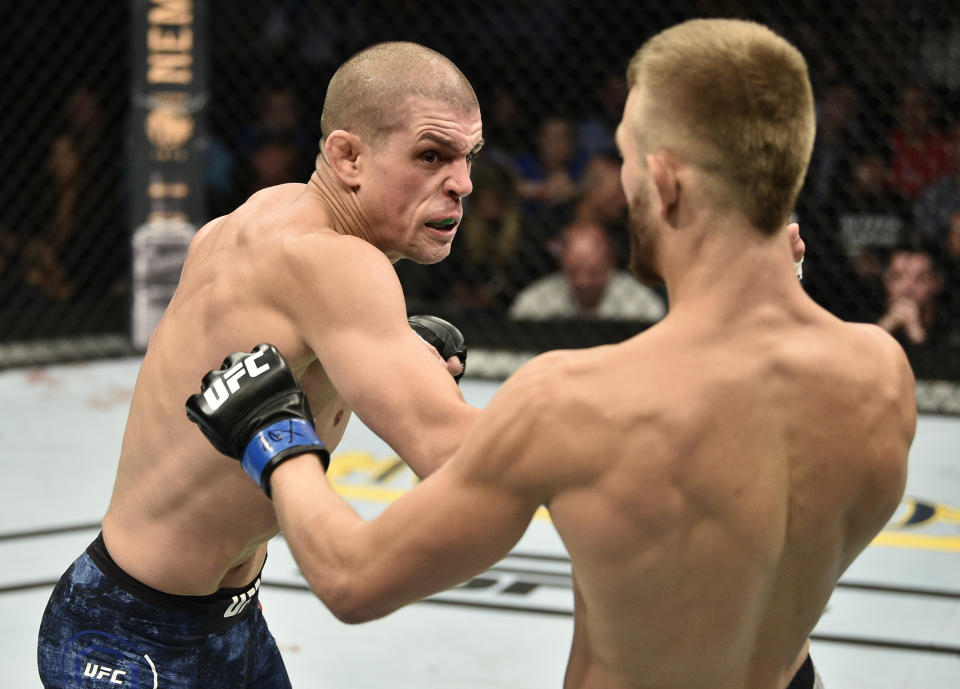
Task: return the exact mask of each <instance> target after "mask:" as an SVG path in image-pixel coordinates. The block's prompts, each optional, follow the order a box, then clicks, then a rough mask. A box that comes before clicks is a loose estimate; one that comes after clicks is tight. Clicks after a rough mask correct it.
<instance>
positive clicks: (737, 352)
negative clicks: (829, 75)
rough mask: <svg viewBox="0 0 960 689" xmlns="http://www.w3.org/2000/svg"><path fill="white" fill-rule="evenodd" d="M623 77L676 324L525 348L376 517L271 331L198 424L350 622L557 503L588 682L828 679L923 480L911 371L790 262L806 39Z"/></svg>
mask: <svg viewBox="0 0 960 689" xmlns="http://www.w3.org/2000/svg"><path fill="white" fill-rule="evenodd" d="M628 82H629V86H630V92H629V97H628V99H627V103H626V107H625V110H624V113H623V118H622V120H621V122H620V125H619V127H618V130H617V137H616V138H617V143H618V145H619V147H620V150H621V153H622V155H623V167H622V173H621V179H622V182H623V187H624V190H625V192H626V195H627V199H628V201H629V202H630V215H631V227H630V240H631V244H632V247H631V252H632V257H631V266H632V269H633V272H634V273H635V274H636V275H637V276H638V277H641V278H646V279H648V280H660V279H662V280H663V281H665V283H666V286H667V289H668V293H669V296H670V310H669V313H668V314H667V315H666V317H665V318H663V319H662V320H661V321H659V322H658V323H657V324H656V325H654V326H653V327H651V328H650V329H648V330H646V331H644V332H643V333H641V334H639V335H637V336H635V337H633V338H631V339H629V340H626V341H624V342H622V343H619V344H616V345H612V346H603V347H597V348H593V349H587V350H577V351H558V352H552V353H547V354H545V355H542V356H540V357H537V358H536V359H534V360H533V361H531V362H529V363H528V364H527V365H525V366H524V367H522V368H521V369H520V370H519V371H518V372H517V373H516V374H514V375H513V376H512V377H511V378H510V379H509V380H507V382H506V383H504V385H503V387H502V389H501V390H500V391H499V392H498V394H497V395H496V396H495V397H494V399H493V400H492V401H491V402H490V404H489V405H488V407H487V408H486V409H485V410H484V411H483V413H482V414H481V416H480V418H479V419H478V420H477V422H476V423H475V424H474V425H473V426H472V427H471V429H470V430H469V431H468V433H467V436H466V438H465V439H464V440H463V443H462V444H461V445H460V447H459V449H458V450H457V451H456V452H455V453H454V455H453V457H452V458H451V459H450V461H449V462H447V463H446V464H444V465H443V466H442V467H441V468H440V469H439V470H438V471H436V472H435V473H434V474H432V475H431V476H430V477H429V478H427V479H426V480H425V481H423V482H422V483H420V484H419V485H418V486H417V487H416V488H414V489H413V490H412V491H410V492H409V493H408V494H406V495H404V496H403V497H402V498H400V499H399V500H397V501H396V502H394V503H393V504H391V505H390V506H389V507H388V508H387V509H386V510H385V511H384V512H383V513H382V514H381V515H380V516H379V517H377V518H376V519H374V520H372V521H370V522H365V521H364V520H363V519H361V518H360V517H359V516H358V515H357V513H356V512H354V511H353V509H351V507H350V506H349V505H348V504H347V503H346V502H345V501H343V500H342V499H341V498H340V497H339V495H337V493H335V492H334V491H333V490H332V488H331V487H330V485H329V483H328V482H327V481H326V479H325V476H324V465H323V464H322V462H320V461H317V460H318V455H319V457H320V458H321V459H323V458H324V455H323V452H322V450H321V451H319V452H317V451H316V450H314V449H313V448H312V447H311V445H310V443H309V442H307V441H305V440H304V439H302V438H297V437H294V433H293V432H292V431H291V429H294V428H295V427H296V424H298V423H308V422H309V412H306V411H305V410H304V409H303V404H302V402H301V401H300V399H301V393H300V391H299V386H298V384H297V382H296V380H295V378H294V377H293V376H292V375H290V374H289V372H288V370H287V369H286V367H285V366H284V364H283V360H282V358H281V357H280V356H279V355H277V353H276V351H275V350H273V348H271V347H270V346H262V347H258V348H257V349H256V350H255V351H254V353H253V354H249V355H246V356H244V355H242V354H237V355H235V357H234V358H233V359H231V361H235V362H244V361H251V360H253V361H255V362H261V365H262V366H264V367H266V368H265V370H264V372H263V374H262V375H261V376H260V377H257V378H250V379H245V380H243V381H241V383H240V386H239V389H238V392H237V394H235V395H232V396H231V397H229V398H227V400H226V402H224V403H223V404H222V405H221V406H218V407H216V408H214V407H213V406H212V405H211V404H210V400H209V397H211V396H210V395H209V394H208V391H209V390H210V388H211V386H212V385H216V383H217V381H220V380H222V378H223V377H224V375H229V374H225V372H224V371H212V372H211V373H210V374H208V377H207V378H206V379H205V381H204V385H203V387H204V389H205V391H204V392H203V394H202V395H195V396H193V397H192V398H191V399H190V401H189V402H188V406H187V409H188V414H189V415H190V416H191V418H193V419H194V420H195V421H197V423H198V424H199V425H200V427H201V428H202V429H203V431H204V432H205V433H206V434H207V435H208V437H210V439H211V440H212V441H213V442H214V443H215V444H217V445H218V446H219V447H221V448H223V450H224V452H225V453H226V454H231V455H232V456H234V457H235V458H237V459H241V458H242V459H243V464H244V466H246V467H248V470H249V471H250V473H251V474H252V475H253V476H254V477H255V478H256V479H257V481H258V483H260V485H261V486H262V487H263V488H265V489H266V490H268V491H270V493H271V495H272V497H273V501H274V505H275V507H276V510H277V515H278V517H279V521H280V525H281V527H282V528H283V531H284V534H285V537H286V539H287V542H288V543H289V544H290V547H291V549H292V550H293V553H294V556H295V557H296V559H297V562H298V563H299V565H300V567H301V569H302V571H303V573H304V575H305V577H306V579H307V581H308V582H309V584H310V586H311V588H312V589H313V591H314V592H315V593H316V594H317V595H318V596H319V597H320V598H321V599H322V600H323V601H324V602H325V603H326V604H327V606H328V607H329V608H330V609H331V610H332V611H333V613H334V614H336V615H337V616H338V617H340V618H341V619H343V620H345V621H348V622H361V621H364V620H368V619H372V618H375V617H379V616H382V615H385V614H387V613H389V612H391V611H393V610H395V609H397V608H398V607H400V606H402V605H404V604H406V603H410V602H412V601H416V600H418V599H420V598H423V597H425V596H427V595H430V594H432V593H435V592H437V591H440V590H442V589H445V588H448V587H451V586H454V585H456V584H458V583H460V582H462V581H464V580H466V579H468V578H469V577H471V576H473V575H475V574H476V573H478V572H481V571H483V570H484V569H486V568H488V567H490V566H491V565H492V564H494V563H495V562H496V561H497V560H498V559H500V558H501V557H503V556H504V555H505V554H506V553H507V552H508V551H509V549H510V548H511V547H512V546H513V545H514V544H515V543H516V542H517V540H518V539H519V538H520V536H521V535H522V534H523V533H524V531H525V529H526V527H527V525H528V523H529V521H530V519H531V518H532V516H533V514H534V512H535V511H536V510H537V508H538V507H539V506H540V505H546V506H547V507H548V508H549V510H550V514H551V516H552V519H553V522H554V525H555V526H556V528H557V531H558V532H559V534H560V536H561V538H562V539H563V542H564V544H565V546H566V548H567V550H568V551H569V554H570V559H571V562H572V565H573V578H574V602H575V604H574V607H575V612H574V631H573V645H572V649H571V653H570V658H569V664H568V667H567V674H566V681H565V686H566V687H567V689H787V688H789V689H812V688H813V687H818V686H821V683H820V680H819V678H818V677H817V674H816V672H815V671H814V669H813V665H812V661H811V659H810V656H809V652H808V638H809V635H810V632H811V631H812V630H813V628H814V626H815V625H816V623H817V621H818V619H819V618H820V615H821V613H822V612H823V610H824V607H825V606H826V604H827V601H828V599H829V598H830V594H831V592H832V591H833V588H834V586H835V584H836V583H837V580H838V579H839V577H840V575H841V574H842V573H843V572H844V570H845V569H846V568H847V567H848V566H849V565H850V564H851V562H852V561H853V560H854V558H855V557H856V556H857V555H858V554H859V553H860V552H861V551H862V550H863V549H864V548H865V547H866V546H867V544H868V543H870V541H871V539H872V538H873V537H874V536H875V535H876V534H877V532H878V531H880V529H881V528H882V527H883V526H884V524H885V523H886V521H887V519H888V518H889V517H890V515H891V514H892V513H893V510H894V509H895V507H896V506H897V504H898V502H899V500H900V497H901V495H902V492H903V488H904V482H905V478H906V464H907V452H908V449H909V447H910V444H911V442H912V438H913V434H914V431H915V426H916V406H915V402H914V388H913V375H912V372H911V370H910V367H909V365H908V363H907V359H906V357H905V356H904V353H903V350H902V349H901V348H900V346H899V345H898V344H897V343H896V341H895V340H894V339H893V338H891V337H890V336H889V335H888V334H887V333H886V332H884V331H883V330H882V329H880V328H878V327H877V326H874V325H866V324H850V323H844V322H842V321H840V320H838V319H837V318H835V317H834V316H832V315H831V314H829V313H827V312H826V311H824V310H823V309H822V308H820V307H819V306H817V305H816V304H815V303H814V302H813V301H812V300H811V299H810V298H809V297H808V296H807V295H806V294H805V293H804V291H803V289H802V287H801V286H800V285H799V284H798V282H797V280H796V279H795V278H794V277H793V276H792V274H791V270H790V267H791V258H792V257H791V254H790V248H789V242H788V241H787V236H786V234H787V231H786V230H785V229H784V225H785V223H786V219H787V217H788V215H789V214H790V210H791V208H792V207H793V204H794V201H795V199H796V196H797V193H798V191H799V189H800V186H801V184H802V182H803V179H804V174H805V172H806V168H807V164H808V162H809V158H810V151H811V148H812V146H813V139H814V108H813V94H812V91H811V87H810V81H809V78H808V74H807V67H806V63H805V61H804V59H803V57H802V56H801V55H800V53H799V52H798V51H797V50H796V49H795V48H794V47H793V46H791V45H790V44H789V43H787V42H786V41H785V40H783V39H782V38H781V37H779V36H777V35H776V34H774V33H773V32H772V31H770V30H769V29H766V28H765V27H762V26H760V25H757V24H753V23H750V22H742V21H733V20H713V21H706V20H694V21H690V22H686V23H684V24H680V25H678V26H675V27H673V28H670V29H667V30H666V31H664V32H662V33H660V34H658V35H656V36H654V37H653V38H652V39H650V40H649V41H648V42H647V43H645V44H644V45H643V47H642V48H641V49H640V50H639V51H638V52H637V54H636V55H635V56H634V58H633V60H632V61H631V62H630V66H629V69H628ZM251 344H252V343H251ZM224 353H225V352H224ZM197 382H199V376H198V378H197ZM388 392H389V391H388ZM401 452H402V451H401ZM224 461H226V460H224ZM265 471H266V472H270V473H269V477H268V479H267V481H266V483H264V481H263V480H262V477H263V474H264V472H265ZM251 485H255V484H251ZM198 490H203V488H198ZM411 671H415V670H413V669H411ZM531 685H536V681H535V680H534V681H532V682H531Z"/></svg>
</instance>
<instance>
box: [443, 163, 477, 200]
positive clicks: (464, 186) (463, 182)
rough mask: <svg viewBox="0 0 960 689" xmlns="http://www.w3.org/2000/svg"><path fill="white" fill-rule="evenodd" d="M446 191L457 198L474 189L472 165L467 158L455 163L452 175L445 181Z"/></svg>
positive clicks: (451, 171)
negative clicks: (471, 177) (471, 176)
mask: <svg viewBox="0 0 960 689" xmlns="http://www.w3.org/2000/svg"><path fill="white" fill-rule="evenodd" d="M444 191H446V193H448V194H450V196H452V197H453V198H455V199H462V198H463V197H464V196H468V195H469V194H470V192H472V191H473V181H472V180H471V179H470V165H469V163H467V161H466V160H458V161H456V162H455V163H454V164H453V167H452V169H451V170H450V175H449V176H448V177H447V179H446V181H445V182H444Z"/></svg>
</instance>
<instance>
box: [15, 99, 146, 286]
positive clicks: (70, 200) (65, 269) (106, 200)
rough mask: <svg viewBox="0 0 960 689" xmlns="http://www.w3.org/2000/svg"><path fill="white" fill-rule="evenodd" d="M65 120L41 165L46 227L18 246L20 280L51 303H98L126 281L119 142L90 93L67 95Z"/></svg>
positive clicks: (126, 250) (124, 229)
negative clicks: (46, 199)
mask: <svg viewBox="0 0 960 689" xmlns="http://www.w3.org/2000/svg"><path fill="white" fill-rule="evenodd" d="M63 118H64V119H63V124H62V125H61V126H60V128H59V129H58V131H57V134H56V135H55V136H54V138H53V140H52V141H51V144H50V148H49V153H48V155H47V160H46V172H47V175H48V179H49V181H50V184H49V186H48V187H47V189H48V192H49V194H50V197H49V204H48V205H47V206H46V212H47V213H48V218H47V222H48V225H47V226H46V227H45V228H44V229H43V230H41V231H40V232H37V233H35V234H33V235H32V236H30V237H27V238H26V240H25V242H24V246H23V255H22V260H23V262H24V278H25V281H26V282H27V284H28V285H30V286H31V287H33V288H35V289H36V290H37V292H38V293H41V294H43V295H44V296H45V297H46V298H47V299H49V300H51V301H53V302H67V301H69V300H71V299H74V300H76V299H89V300H99V299H103V298H104V296H105V293H106V292H107V291H108V290H111V289H112V288H114V287H116V286H117V285H118V284H120V283H122V282H123V281H124V280H125V278H126V270H125V267H126V256H127V253H128V243H127V237H126V235H125V231H126V223H125V218H124V217H123V200H124V187H123V184H122V178H121V174H120V168H119V166H120V163H119V161H120V152H121V147H120V138H119V137H118V136H117V133H116V131H114V130H115V128H110V127H108V126H106V114H105V113H104V109H103V104H102V102H101V99H100V96H99V94H98V93H97V92H96V91H95V90H94V89H92V88H90V87H87V86H83V85H81V86H78V87H77V88H76V89H74V90H73V92H72V93H70V95H69V96H68V98H67V100H66V104H65V108H64V112H63ZM91 252H96V256H97V263H96V269H91V264H90V261H89V257H90V255H91ZM117 289H119V287H117ZM113 291H115V290H113Z"/></svg>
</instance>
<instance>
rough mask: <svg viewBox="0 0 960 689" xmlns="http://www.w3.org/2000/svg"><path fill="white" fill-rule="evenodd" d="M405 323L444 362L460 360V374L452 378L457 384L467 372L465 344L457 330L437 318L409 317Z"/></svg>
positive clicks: (450, 324)
mask: <svg viewBox="0 0 960 689" xmlns="http://www.w3.org/2000/svg"><path fill="white" fill-rule="evenodd" d="M407 322H408V323H409V324H410V327H411V328H413V331H414V332H415V333H416V334H417V335H419V336H420V338H421V339H422V340H423V341H424V342H426V343H427V344H429V345H433V346H434V347H436V349H437V351H438V352H440V356H442V357H443V360H444V361H446V360H447V359H449V358H450V357H452V356H455V357H457V358H458V359H460V373H459V374H458V375H455V376H454V377H453V379H454V380H455V381H457V382H458V383H459V382H460V379H461V378H463V373H464V371H466V370H467V344H466V341H465V340H464V339H463V333H462V332H460V330H459V328H457V326H455V325H454V324H453V323H449V322H447V321H445V320H443V319H442V318H438V317H437V316H410V317H409V318H408V319H407Z"/></svg>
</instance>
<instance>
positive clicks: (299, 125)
mask: <svg viewBox="0 0 960 689" xmlns="http://www.w3.org/2000/svg"><path fill="white" fill-rule="evenodd" d="M276 138H286V139H288V140H290V141H291V142H292V143H293V144H294V145H295V146H298V147H300V148H302V149H303V150H304V151H305V152H307V153H309V156H308V158H309V160H308V161H307V165H308V167H309V163H310V162H312V160H313V149H315V148H316V147H317V141H318V140H319V139H320V137H319V135H318V134H317V132H315V131H313V130H312V129H311V128H310V127H308V126H307V125H306V124H305V123H304V121H303V116H302V113H301V108H300V99H299V97H298V96H297V94H296V92H295V91H294V90H293V89H292V88H289V87H286V86H271V87H268V88H266V89H264V90H263V91H262V92H261V93H260V95H259V97H258V107H257V116H256V120H255V121H254V122H253V123H251V124H249V125H247V126H246V127H244V128H242V129H241V130H240V132H239V134H238V135H237V143H236V148H237V151H238V152H239V153H240V155H241V156H243V157H247V156H249V155H251V154H252V152H253V149H254V148H256V146H257V144H259V143H260V142H261V141H263V140H264V139H276Z"/></svg>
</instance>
